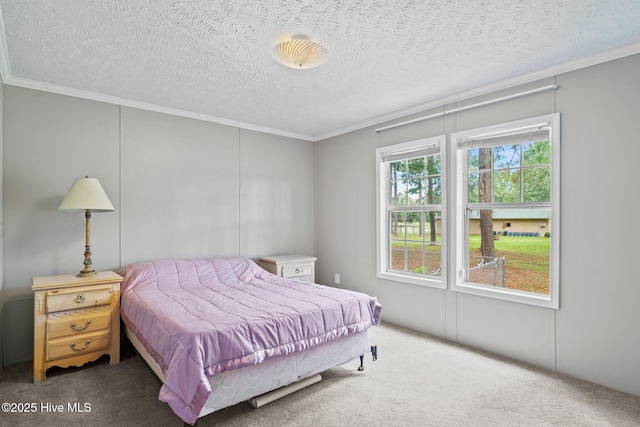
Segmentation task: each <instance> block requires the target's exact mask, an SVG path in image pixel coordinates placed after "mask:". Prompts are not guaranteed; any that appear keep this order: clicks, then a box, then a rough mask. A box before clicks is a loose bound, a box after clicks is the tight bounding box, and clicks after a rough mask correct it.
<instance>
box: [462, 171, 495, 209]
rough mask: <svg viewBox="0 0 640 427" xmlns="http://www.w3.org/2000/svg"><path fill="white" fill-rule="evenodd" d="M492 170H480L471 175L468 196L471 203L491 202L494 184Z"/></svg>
mask: <svg viewBox="0 0 640 427" xmlns="http://www.w3.org/2000/svg"><path fill="white" fill-rule="evenodd" d="M491 175H492V174H491V172H490V171H488V172H479V173H474V174H470V175H469V179H468V187H469V189H468V197H469V203H491V202H492V191H491V188H492V185H491Z"/></svg>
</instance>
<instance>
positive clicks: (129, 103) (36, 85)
mask: <svg viewBox="0 0 640 427" xmlns="http://www.w3.org/2000/svg"><path fill="white" fill-rule="evenodd" d="M4 83H5V84H6V85H9V86H18V87H22V88H26V89H33V90H39V91H43V92H50V93H55V94H58V95H66V96H71V97H75V98H83V99H88V100H91V101H98V102H104V103H107V104H116V105H121V106H123V107H131V108H138V109H141V110H148V111H154V112H157V113H164V114H170V115H173V116H179V117H186V118H191V119H196V120H202V121H205V122H212V123H218V124H221V125H226V126H232V127H237V128H240V129H246V130H252V131H256V132H263V133H268V134H273V135H278V136H284V137H287V138H294V139H301V140H304V141H313V140H314V139H313V137H311V136H309V135H301V134H297V133H292V132H287V131H284V130H280V129H274V128H269V127H265V126H259V125H254V124H251V123H244V122H239V121H236V120H230V119H225V118H223V117H217V116H212V115H209V114H202V113H196V112H193V111H186V110H180V109H177V108H169V107H163V106H161V105H156V104H150V103H146V102H140V101H134V100H131V99H126V98H119V97H117V96H111V95H104V94H101V93H96V92H90V91H85V90H79V89H73V88H69V87H66V86H58V85H54V84H51V83H44V82H40V81H36V80H30V79H23V78H17V77H9V78H8V79H6V80H5V81H4Z"/></svg>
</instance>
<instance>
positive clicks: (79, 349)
mask: <svg viewBox="0 0 640 427" xmlns="http://www.w3.org/2000/svg"><path fill="white" fill-rule="evenodd" d="M89 344H91V340H86V341H85V342H84V346H82V347H80V348H76V343H74V342H72V343H71V344H69V347H71V350H73V351H82V350H84V349H86V348H87V347H89Z"/></svg>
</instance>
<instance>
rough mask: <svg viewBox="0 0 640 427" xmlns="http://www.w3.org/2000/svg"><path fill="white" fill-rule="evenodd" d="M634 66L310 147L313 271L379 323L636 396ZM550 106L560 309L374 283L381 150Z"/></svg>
mask: <svg viewBox="0 0 640 427" xmlns="http://www.w3.org/2000/svg"><path fill="white" fill-rule="evenodd" d="M638 75H640V55H635V56H631V57H627V58H623V59H619V60H616V61H612V62H609V63H604V64H600V65H597V66H593V67H589V68H585V69H582V70H578V71H574V72H569V73H566V74H562V75H558V76H556V77H555V78H548V79H544V80H541V81H538V82H533V83H530V84H527V85H521V86H519V87H514V88H511V89H508V90H504V91H500V92H497V93H493V94H489V95H485V96H482V97H477V98H474V99H469V100H465V101H464V102H458V103H454V104H451V105H447V106H443V108H446V109H452V108H456V107H461V106H464V105H468V104H473V103H476V102H481V101H484V100H488V99H492V98H498V97H501V96H503V95H507V94H511V93H516V92H520V91H524V90H527V89H531V88H535V87H539V86H544V85H547V84H550V83H553V82H554V81H555V82H556V83H557V84H558V85H559V86H560V89H559V90H557V91H550V92H543V93H538V94H535V95H530V96H527V97H525V98H518V99H514V100H510V101H505V102H501V103H497V104H493V105H490V106H485V107H481V108H477V109H472V110H467V111H464V112H459V113H456V114H452V115H447V116H444V117H440V118H436V119H431V120H428V121H424V122H419V123H415V124H412V125H408V126H405V127H401V128H396V129H393V130H388V131H384V132H381V133H376V132H375V131H374V127H371V128H367V129H362V130H359V131H355V132H352V133H349V134H346V135H341V136H338V137H334V138H331V139H328V140H325V141H320V142H318V143H316V147H315V152H316V156H315V158H316V247H315V254H316V256H317V257H318V262H317V269H316V277H317V280H318V281H319V282H320V283H326V284H333V279H334V274H335V273H340V275H341V283H342V284H341V286H343V287H345V288H350V289H356V290H360V291H364V292H367V293H370V294H372V295H377V296H378V298H379V300H380V301H381V303H382V304H383V319H384V320H386V321H389V322H392V323H397V324H400V325H403V326H406V327H410V328H413V329H416V330H419V331H424V332H427V333H430V334H433V335H436V336H438V337H443V338H446V339H449V340H452V341H456V342H460V343H464V344H469V345H472V346H475V347H478V348H482V349H486V350H488V351H492V352H495V353H498V354H501V355H505V356H508V357H512V358H516V359H519V360H523V361H526V362H529V363H532V364H535V365H538V366H542V367H545V368H549V369H555V370H557V371H560V372H563V373H567V374H570V375H573V376H575V377H578V378H583V379H586V380H589V381H593V382H597V383H600V384H604V385H606V386H609V387H612V388H615V389H619V390H622V391H626V392H631V393H634V394H639V395H640V364H639V363H638V360H640V338H638V330H640V310H638V301H640V286H638V285H637V283H638V279H637V272H636V269H635V268H634V265H635V264H636V263H637V258H638V253H639V251H638V244H639V242H640V229H639V228H638V227H637V226H636V224H637V215H638V209H637V207H636V205H637V201H636V200H635V199H636V198H637V193H638V191H637V188H636V184H635V182H636V181H637V177H636V172H635V170H636V169H637V162H638V159H640V144H638V135H640V120H638V118H639V117H640V82H639V80H638ZM441 110H442V109H433V110H431V111H427V112H423V113H420V114H416V115H413V116H409V117H405V118H402V119H399V120H397V122H401V121H404V120H408V119H411V118H414V117H418V116H424V115H428V114H431V113H435V112H438V111H441ZM553 112H559V113H561V115H562V118H561V121H562V123H561V127H562V130H561V133H562V146H561V175H562V183H561V185H562V189H561V193H562V194H561V198H562V202H561V209H562V210H561V215H562V216H561V218H560V227H561V239H562V240H561V253H560V258H561V266H560V278H561V285H560V286H561V296H560V298H561V299H560V309H559V310H553V309H546V308H540V307H534V306H528V305H522V304H517V303H511V302H506V301H499V300H492V299H486V298H482V297H477V296H472V295H467V294H459V293H455V292H452V291H449V290H439V289H431V288H426V287H421V286H416V285H409V284H402V283H398V282H390V281H385V280H381V279H378V278H376V236H375V230H376V227H375V192H376V181H375V149H376V148H377V147H380V146H385V145H390V144H393V143H400V142H406V141H411V140H415V139H419V138H425V137H430V136H434V135H439V134H446V135H447V136H448V137H449V136H450V134H451V133H452V132H456V131H462V130H466V129H472V128H475V127H480V126H485V125H491V124H496V123H502V122H508V121H511V120H516V119H522V118H527V117H532V116H537V115H543V114H549V113H553ZM386 124H389V123H384V124H380V125H378V126H375V127H376V128H377V127H381V126H383V125H386ZM448 150H449V151H450V147H448ZM448 156H449V157H450V156H451V153H450V152H448ZM602 224H607V225H606V229H604V230H600V231H597V232H594V230H598V227H599V226H601V225H602ZM447 228H448V230H449V233H450V235H451V232H452V231H453V229H452V224H451V223H450V224H449V226H448V227H447ZM453 237H455V236H453ZM450 249H451V248H450ZM451 264H452V263H450V265H449V271H448V273H449V275H450V277H452V271H451V267H452V266H451Z"/></svg>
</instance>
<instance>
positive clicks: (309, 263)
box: [260, 255, 318, 283]
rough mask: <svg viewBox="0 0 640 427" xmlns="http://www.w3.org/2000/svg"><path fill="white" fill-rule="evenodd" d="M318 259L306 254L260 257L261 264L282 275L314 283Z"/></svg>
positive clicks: (271, 271)
mask: <svg viewBox="0 0 640 427" xmlns="http://www.w3.org/2000/svg"><path fill="white" fill-rule="evenodd" d="M317 259H318V258H316V257H313V256H305V255H279V256H268V257H262V258H260V266H261V267H262V268H264V269H265V270H267V271H268V272H270V273H273V274H276V275H278V276H281V277H286V278H289V279H295V280H300V281H302V282H311V283H314V282H315V281H316V267H315V266H316V260H317Z"/></svg>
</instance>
